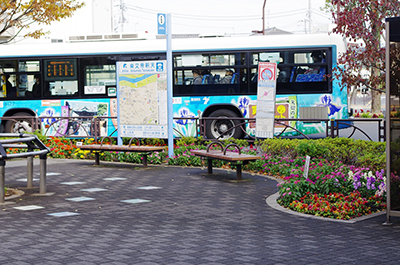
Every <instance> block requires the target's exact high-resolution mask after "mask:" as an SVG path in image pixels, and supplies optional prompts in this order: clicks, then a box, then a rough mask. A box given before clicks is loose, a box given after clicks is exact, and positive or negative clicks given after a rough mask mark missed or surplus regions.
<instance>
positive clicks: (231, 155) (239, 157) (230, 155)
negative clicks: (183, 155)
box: [190, 150, 261, 162]
mask: <svg viewBox="0 0 400 265" xmlns="http://www.w3.org/2000/svg"><path fill="white" fill-rule="evenodd" d="M190 152H191V153H192V154H194V155H197V156H202V157H210V158H215V159H220V160H225V161H231V162H235V161H253V160H257V159H261V157H260V156H255V155H247V154H239V153H237V152H232V151H227V152H226V154H225V155H224V154H223V153H222V152H221V151H220V150H209V151H208V152H207V150H190Z"/></svg>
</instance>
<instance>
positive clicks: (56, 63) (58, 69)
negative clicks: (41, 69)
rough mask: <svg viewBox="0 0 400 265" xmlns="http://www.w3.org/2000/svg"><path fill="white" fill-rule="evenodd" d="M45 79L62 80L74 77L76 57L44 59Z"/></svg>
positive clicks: (73, 78)
mask: <svg viewBox="0 0 400 265" xmlns="http://www.w3.org/2000/svg"><path fill="white" fill-rule="evenodd" d="M44 65H45V71H46V75H45V80H46V81H63V80H75V79H76V59H68V60H45V62H44Z"/></svg>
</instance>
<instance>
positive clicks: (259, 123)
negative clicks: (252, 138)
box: [256, 62, 277, 138]
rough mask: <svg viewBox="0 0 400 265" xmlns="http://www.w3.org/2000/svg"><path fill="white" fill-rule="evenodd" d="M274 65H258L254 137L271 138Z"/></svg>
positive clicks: (273, 120) (275, 65)
mask: <svg viewBox="0 0 400 265" xmlns="http://www.w3.org/2000/svg"><path fill="white" fill-rule="evenodd" d="M276 68H277V64H276V63H270V62H260V63H259V64H258V87H257V115H256V137H257V138H273V137H274V123H275V94H276Z"/></svg>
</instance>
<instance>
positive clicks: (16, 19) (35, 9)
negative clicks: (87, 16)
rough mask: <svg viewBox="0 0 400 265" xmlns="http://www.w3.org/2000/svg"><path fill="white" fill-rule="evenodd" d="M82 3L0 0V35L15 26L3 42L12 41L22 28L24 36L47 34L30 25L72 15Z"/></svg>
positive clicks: (55, 0)
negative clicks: (9, 36) (32, 28)
mask: <svg viewBox="0 0 400 265" xmlns="http://www.w3.org/2000/svg"><path fill="white" fill-rule="evenodd" d="M83 5H84V3H78V2H77V1H75V0H46V1H43V0H0V35H5V34H6V33H7V31H8V30H10V29H12V28H15V29H16V33H15V34H13V36H11V38H10V39H8V40H7V41H5V42H10V41H12V40H13V39H14V38H15V37H16V36H17V35H18V34H19V33H21V31H22V30H24V29H26V30H28V33H26V34H25V35H24V37H32V38H36V39H37V38H39V37H40V36H43V35H45V34H47V33H48V32H43V29H35V30H30V26H32V25H34V24H36V25H49V24H51V22H53V21H60V20H61V19H63V18H67V17H70V16H72V15H73V13H74V12H75V11H76V10H77V9H79V8H81V7H82V6H83Z"/></svg>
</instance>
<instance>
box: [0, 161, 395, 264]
mask: <svg viewBox="0 0 400 265" xmlns="http://www.w3.org/2000/svg"><path fill="white" fill-rule="evenodd" d="M17 162H19V163H13V162H12V161H11V162H7V165H6V186H8V187H23V186H24V185H26V183H24V182H22V181H21V180H20V179H21V178H22V179H24V178H26V166H24V164H23V163H22V165H21V163H20V161H17ZM23 162H24V161H23ZM38 170H39V166H38V162H37V161H35V174H36V175H35V178H36V177H37V178H38V177H39V176H38ZM47 172H48V173H49V174H48V177H47V192H55V194H54V195H53V196H49V197H42V196H30V194H33V193H37V192H38V191H39V189H38V187H37V186H39V182H38V181H35V182H34V184H35V188H33V189H26V188H21V189H22V190H23V191H24V192H25V195H23V196H22V197H20V198H17V199H13V200H12V201H14V202H16V203H15V204H8V205H0V209H1V211H0V238H1V240H0V248H1V250H2V251H1V253H0V263H1V264H7V265H13V264H15V265H17V264H18V265H22V264H52V265H53V264H54V265H56V264H85V265H87V264H115V265H117V264H135V265H152V264H178V265H186V264H188V265H189V264H215V265H216V264H224V265H225V264H226V265H232V264H363V265H366V264H399V263H400V252H399V251H398V248H399V243H400V218H393V223H394V224H393V225H392V226H382V223H383V222H384V221H385V220H386V216H385V215H380V216H377V217H374V218H370V219H367V220H364V221H359V222H356V223H354V224H348V223H338V222H330V221H325V220H317V219H311V218H306V217H303V216H297V215H291V214H288V213H285V212H282V211H279V210H276V209H273V208H271V207H270V206H268V205H267V204H266V202H265V199H266V198H267V197H268V196H270V195H272V194H274V193H276V192H277V187H276V184H277V182H276V181H274V180H271V179H268V178H265V177H262V176H258V175H250V174H247V173H244V174H243V179H245V180H246V181H244V182H241V183H234V182H231V181H229V180H235V179H236V175H235V172H234V171H226V170H215V171H214V174H213V175H211V176H209V175H207V174H206V172H207V170H206V169H201V168H190V167H186V168H184V167H169V166H150V167H149V168H146V169H144V168H143V167H142V166H141V165H130V164H117V163H103V165H101V166H94V165H93V162H92V161H76V160H59V161H57V160H48V166H47ZM54 173H60V174H54ZM139 188H140V189H139ZM88 189H89V190H88ZM90 189H92V190H90ZM93 189H94V190H93ZM71 199H73V200H71ZM74 200H76V201H74ZM23 206H29V207H30V208H28V210H21V209H19V208H14V207H23ZM42 207H43V208H42ZM35 208H37V209H35ZM29 209H30V210H29ZM65 213H67V215H70V216H63V217H58V216H54V215H50V214H58V215H61V216H62V215H63V214H65Z"/></svg>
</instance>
